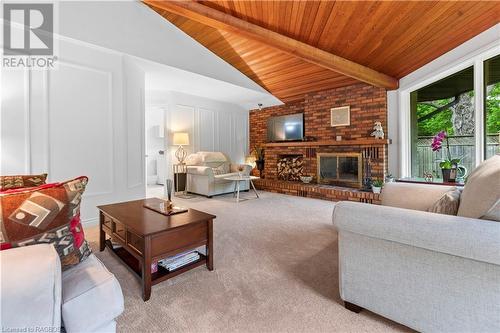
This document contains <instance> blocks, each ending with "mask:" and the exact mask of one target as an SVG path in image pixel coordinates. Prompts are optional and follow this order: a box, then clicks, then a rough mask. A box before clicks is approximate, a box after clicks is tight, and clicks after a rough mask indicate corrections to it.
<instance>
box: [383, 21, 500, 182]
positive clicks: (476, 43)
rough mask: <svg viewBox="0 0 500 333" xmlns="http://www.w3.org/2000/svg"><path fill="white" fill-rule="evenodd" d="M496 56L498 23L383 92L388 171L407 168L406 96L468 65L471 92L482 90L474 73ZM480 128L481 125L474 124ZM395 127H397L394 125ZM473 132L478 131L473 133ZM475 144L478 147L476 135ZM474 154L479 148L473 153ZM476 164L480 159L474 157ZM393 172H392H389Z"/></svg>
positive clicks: (478, 98)
mask: <svg viewBox="0 0 500 333" xmlns="http://www.w3.org/2000/svg"><path fill="white" fill-rule="evenodd" d="M499 53H500V23H499V24H497V25H495V26H493V27H492V28H490V29H488V30H486V31H484V32H482V33H480V34H479V35H477V36H475V37H474V38H472V39H470V40H468V41H466V42H465V43H463V44H461V45H459V46H458V47H456V48H454V49H453V50H451V51H449V52H447V53H445V54H443V55H442V56H440V57H438V58H436V59H434V60H433V61H431V62H429V63H428V64H426V65H424V66H422V67H420V68H419V69H417V70H416V71H414V72H412V73H410V74H408V75H407V76H405V77H403V78H401V79H400V80H399V89H398V90H394V91H388V92H387V108H388V117H389V119H388V121H389V137H390V138H392V139H393V144H392V145H391V146H390V147H389V170H391V172H394V173H396V174H397V175H398V176H408V175H409V174H410V171H409V170H410V168H409V163H408V162H409V158H410V155H409V150H410V149H409V134H410V133H409V131H410V127H409V93H410V92H411V91H414V90H416V89H419V88H421V87H423V86H426V85H428V84H430V83H432V82H435V81H437V80H439V79H441V78H444V77H446V76H448V75H451V74H453V73H455V72H457V71H459V70H461V69H464V68H466V67H468V66H472V65H476V70H475V78H474V81H475V83H474V84H475V89H476V91H482V75H479V74H480V72H481V71H479V70H477V69H478V67H480V66H482V61H484V60H485V59H486V58H488V57H492V56H493V55H495V54H499ZM482 107H483V106H482V98H481V96H476V108H475V109H476V116H477V117H478V118H481V117H482V116H481V115H482V113H481V112H482ZM476 123H477V124H476V125H477V126H480V123H481V122H479V121H478V122H476ZM394 124H397V126H394ZM476 132H477V133H479V132H480V131H478V130H476ZM476 139H477V140H476V143H477V144H478V145H481V144H482V140H481V138H480V137H479V136H477V138H476ZM477 153H478V154H481V153H482V149H478V150H477ZM476 161H477V162H479V161H481V159H480V158H479V156H477V157H476ZM393 170H394V171H393Z"/></svg>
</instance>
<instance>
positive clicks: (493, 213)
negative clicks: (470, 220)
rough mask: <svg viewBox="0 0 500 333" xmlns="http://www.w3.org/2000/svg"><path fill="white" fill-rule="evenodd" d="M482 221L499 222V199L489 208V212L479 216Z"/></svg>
mask: <svg viewBox="0 0 500 333" xmlns="http://www.w3.org/2000/svg"><path fill="white" fill-rule="evenodd" d="M481 219H482V220H491V221H497V222H500V199H498V200H497V202H495V203H494V204H493V206H492V207H491V208H490V210H489V211H487V212H486V214H484V215H483V216H481Z"/></svg>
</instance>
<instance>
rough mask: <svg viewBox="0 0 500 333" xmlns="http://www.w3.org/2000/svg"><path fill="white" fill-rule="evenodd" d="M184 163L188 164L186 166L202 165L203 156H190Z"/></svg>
mask: <svg viewBox="0 0 500 333" xmlns="http://www.w3.org/2000/svg"><path fill="white" fill-rule="evenodd" d="M184 163H186V165H201V164H202V160H201V156H200V155H198V154H189V155H188V157H186V159H185V160H184Z"/></svg>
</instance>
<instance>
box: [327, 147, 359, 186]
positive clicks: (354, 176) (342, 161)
mask: <svg viewBox="0 0 500 333" xmlns="http://www.w3.org/2000/svg"><path fill="white" fill-rule="evenodd" d="M361 158H362V157H361V154H357V153H338V154H336V153H333V154H318V182H319V183H323V184H345V185H350V186H355V187H361V181H362V164H361V162H362V161H361Z"/></svg>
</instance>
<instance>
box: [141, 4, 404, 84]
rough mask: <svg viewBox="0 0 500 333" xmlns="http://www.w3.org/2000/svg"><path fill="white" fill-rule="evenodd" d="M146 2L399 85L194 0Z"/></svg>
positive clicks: (338, 68)
mask: <svg viewBox="0 0 500 333" xmlns="http://www.w3.org/2000/svg"><path fill="white" fill-rule="evenodd" d="M143 2H144V3H145V4H147V5H149V6H152V7H155V8H158V9H161V10H165V11H168V12H171V13H174V14H177V15H180V16H183V17H185V18H188V19H191V20H194V21H196V22H199V23H202V24H205V25H207V26H210V27H213V28H216V29H221V30H225V31H228V32H231V33H235V34H239V35H241V36H244V37H246V38H249V39H253V40H256V41H259V42H261V43H264V44H266V45H268V46H270V47H273V48H275V49H277V50H279V51H281V52H285V53H287V54H290V55H292V56H295V57H298V58H300V59H302V60H304V61H307V62H309V63H312V64H315V65H318V66H321V67H323V68H327V69H329V70H332V71H335V72H337V73H340V74H343V75H345V76H349V77H351V78H354V79H356V80H359V81H362V82H366V83H368V84H371V85H374V86H376V87H382V88H386V89H388V90H393V89H397V88H398V85H399V81H398V80H397V79H396V78H393V77H391V76H389V75H386V74H384V73H380V72H377V71H376V70H373V69H371V68H369V67H366V66H363V65H361V64H358V63H356V62H353V61H351V60H348V59H345V58H342V57H340V56H337V55H335V54H332V53H329V52H326V51H324V50H321V49H318V48H316V47H314V46H311V45H309V44H306V43H303V42H301V41H298V40H296V39H293V38H290V37H287V36H284V35H281V34H279V33H276V32H274V31H271V30H268V29H266V28H263V27H261V26H259V25H256V24H253V23H250V22H247V21H244V20H241V19H239V18H237V17H234V16H231V15H229V14H226V13H224V12H221V11H218V10H216V9H212V8H210V7H207V6H205V5H202V4H200V3H197V2H194V1H152V0H144V1H143Z"/></svg>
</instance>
